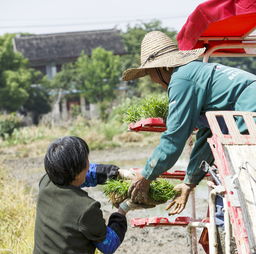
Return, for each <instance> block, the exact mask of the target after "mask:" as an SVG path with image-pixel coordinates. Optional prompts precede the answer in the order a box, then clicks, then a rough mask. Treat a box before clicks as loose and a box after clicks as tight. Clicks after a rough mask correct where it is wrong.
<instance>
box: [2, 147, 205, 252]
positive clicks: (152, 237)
mask: <svg viewBox="0 0 256 254" xmlns="http://www.w3.org/2000/svg"><path fill="white" fill-rule="evenodd" d="M153 148H154V147H153V146H146V147H145V146H144V147H137V146H136V147H125V148H115V149H111V150H102V151H92V152H91V154H90V161H92V162H94V163H109V164H110V163H111V164H116V165H118V166H119V167H123V168H129V167H143V165H144V163H145V162H146V159H147V157H148V156H150V154H151V152H152V151H153ZM187 159H188V148H187V149H185V151H184V153H183V155H182V156H181V159H180V160H179V161H178V162H177V163H176V165H175V167H174V168H173V169H172V170H174V169H185V167H186V163H187ZM4 164H5V167H6V168H7V169H11V174H12V175H13V176H14V177H16V178H18V179H20V180H22V181H25V183H26V184H28V185H29V186H32V188H33V189H34V193H35V197H36V196H37V193H38V182H39V179H40V178H41V176H42V175H43V174H44V168H43V157H41V156H39V157H33V158H31V157H29V158H22V159H21V158H19V159H7V160H5V161H4ZM177 183H178V182H174V184H177ZM85 190H86V191H87V192H88V193H89V195H90V196H91V197H92V198H94V199H96V200H98V201H99V202H101V205H102V206H101V208H102V211H103V214H104V217H105V219H106V221H107V220H108V217H109V216H110V214H111V213H112V212H114V211H116V208H113V207H112V205H111V204H110V202H109V200H107V198H106V197H105V196H104V194H103V193H102V186H97V187H94V188H86V189H85ZM166 205H167V204H164V205H159V206H157V207H155V208H152V209H144V210H137V211H132V212H129V213H128V215H127V220H128V231H127V234H126V236H125V239H124V241H123V243H122V245H121V246H120V247H119V249H118V250H117V251H116V253H117V254H122V253H127V254H133V253H138V254H144V253H147V254H153V253H154V254H155V253H163V254H168V253H171V254H176V253H177V254H181V253H190V246H189V244H188V242H189V241H188V235H187V229H186V227H177V226H172V227H170V226H166V227H145V228H133V227H131V224H130V221H131V219H133V218H145V217H154V216H158V217H168V214H167V211H166V210H165V206H166ZM196 212H197V218H200V219H202V218H204V217H205V216H206V213H207V187H206V184H205V183H204V181H202V183H201V184H200V185H199V186H198V187H197V190H196ZM179 216H191V202H190V200H189V201H188V204H187V207H186V209H185V210H184V211H183V212H182V213H181V214H180V215H179ZM176 217H177V216H172V217H170V216H169V217H168V219H169V220H170V221H172V220H174V219H175V218H176ZM200 232H201V230H199V231H198V232H197V235H198V238H199V237H200ZM198 253H199V254H201V253H204V251H203V250H202V248H201V246H200V245H199V251H198Z"/></svg>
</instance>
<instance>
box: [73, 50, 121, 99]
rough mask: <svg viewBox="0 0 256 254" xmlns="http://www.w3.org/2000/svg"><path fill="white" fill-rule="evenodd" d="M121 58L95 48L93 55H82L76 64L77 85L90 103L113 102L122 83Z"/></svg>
mask: <svg viewBox="0 0 256 254" xmlns="http://www.w3.org/2000/svg"><path fill="white" fill-rule="evenodd" d="M120 66H121V64H120V57H119V56H115V55H113V53H112V52H111V51H107V50H105V49H102V48H95V49H94V50H93V51H92V55H91V57H90V56H87V55H85V54H83V53H82V54H81V56H80V57H79V58H78V59H77V62H76V75H77V76H76V84H79V86H80V90H81V91H82V93H83V94H84V95H85V97H86V99H87V100H88V101H89V102H90V103H98V102H103V101H111V100H112V99H114V98H115V96H116V95H115V93H114V91H115V89H116V88H117V85H118V83H119V82H120V80H119V79H120V75H121V68H120Z"/></svg>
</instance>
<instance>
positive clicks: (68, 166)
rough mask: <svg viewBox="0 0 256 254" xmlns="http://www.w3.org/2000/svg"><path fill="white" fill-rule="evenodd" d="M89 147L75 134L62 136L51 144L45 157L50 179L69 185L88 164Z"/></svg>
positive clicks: (56, 182) (59, 183)
mask: <svg viewBox="0 0 256 254" xmlns="http://www.w3.org/2000/svg"><path fill="white" fill-rule="evenodd" d="M88 155H89V147H88V145H87V144H86V142H85V141H84V140H83V139H81V138H79V137H74V136H67V137H62V138H59V139H57V140H55V141H54V142H53V143H51V144H50V146H49V148H48V150H47V153H46V155H45V157H44V167H45V170H46V173H47V174H48V176H49V178H50V180H51V181H52V182H53V183H54V184H57V185H62V186H63V185H69V184H70V183H71V182H72V181H73V180H74V179H75V177H76V176H77V175H78V174H79V173H80V172H81V171H82V170H83V169H85V168H86V166H87V162H88Z"/></svg>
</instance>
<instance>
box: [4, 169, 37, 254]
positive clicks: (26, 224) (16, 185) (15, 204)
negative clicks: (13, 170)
mask: <svg viewBox="0 0 256 254" xmlns="http://www.w3.org/2000/svg"><path fill="white" fill-rule="evenodd" d="M34 221H35V201H34V200H33V196H32V194H31V192H29V191H28V189H27V187H26V186H25V185H24V184H22V183H21V182H19V181H18V180H15V179H13V178H11V177H10V176H7V175H6V170H5V169H4V168H0V253H1V254H4V253H11V254H31V253H32V250H33V244H34V242H33V241H34V240H33V235H34Z"/></svg>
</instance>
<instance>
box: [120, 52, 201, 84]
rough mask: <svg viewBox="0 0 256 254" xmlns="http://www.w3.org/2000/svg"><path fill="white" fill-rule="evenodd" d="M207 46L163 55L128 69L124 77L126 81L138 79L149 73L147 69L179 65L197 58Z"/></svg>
mask: <svg viewBox="0 0 256 254" xmlns="http://www.w3.org/2000/svg"><path fill="white" fill-rule="evenodd" d="M204 51H205V48H198V49H193V50H177V51H175V52H170V53H168V54H165V55H162V56H161V57H159V58H158V59H154V60H151V61H148V62H146V64H144V65H143V66H140V67H138V68H131V69H127V70H126V71H124V72H123V75H122V79H123V80H125V81H129V80H133V79H138V78H141V77H144V76H146V75H147V73H146V69H151V68H161V67H177V66H181V65H184V64H187V63H189V62H191V61H194V60H196V59H197V58H199V56H200V55H202V54H203V53H204Z"/></svg>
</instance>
